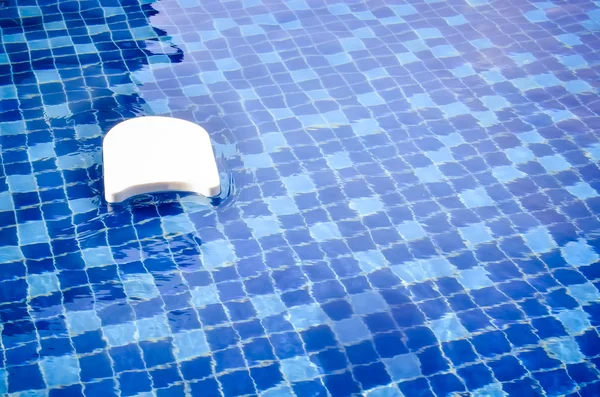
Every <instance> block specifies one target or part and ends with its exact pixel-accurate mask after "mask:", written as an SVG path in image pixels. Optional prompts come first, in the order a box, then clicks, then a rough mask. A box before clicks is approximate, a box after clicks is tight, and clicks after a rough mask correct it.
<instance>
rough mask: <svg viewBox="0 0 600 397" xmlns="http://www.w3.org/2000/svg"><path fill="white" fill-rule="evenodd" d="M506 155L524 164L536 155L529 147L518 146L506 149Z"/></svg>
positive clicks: (514, 161)
mask: <svg viewBox="0 0 600 397" xmlns="http://www.w3.org/2000/svg"><path fill="white" fill-rule="evenodd" d="M506 156H507V157H508V159H509V160H510V161H512V162H513V163H515V164H523V163H527V162H529V161H533V160H534V159H535V155H534V154H533V152H532V151H531V149H529V148H528V147H524V146H517V147H511V148H508V149H506Z"/></svg>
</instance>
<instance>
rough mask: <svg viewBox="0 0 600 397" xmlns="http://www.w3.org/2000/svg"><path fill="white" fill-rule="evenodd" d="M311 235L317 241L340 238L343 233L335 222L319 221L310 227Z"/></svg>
mask: <svg viewBox="0 0 600 397" xmlns="http://www.w3.org/2000/svg"><path fill="white" fill-rule="evenodd" d="M309 230H310V235H311V236H312V238H313V239H315V240H316V241H319V242H320V241H326V240H332V239H340V238H342V235H341V234H340V230H339V229H338V227H337V225H336V224H335V223H334V222H322V223H317V224H315V225H313V226H311V227H310V228H309Z"/></svg>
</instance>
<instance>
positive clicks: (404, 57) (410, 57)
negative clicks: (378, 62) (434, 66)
mask: <svg viewBox="0 0 600 397" xmlns="http://www.w3.org/2000/svg"><path fill="white" fill-rule="evenodd" d="M396 58H398V61H399V62H400V65H408V64H409V63H413V62H417V61H418V60H419V58H417V56H416V55H415V54H413V53H412V52H402V53H400V54H396Z"/></svg>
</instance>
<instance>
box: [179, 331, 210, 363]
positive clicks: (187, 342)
mask: <svg viewBox="0 0 600 397" xmlns="http://www.w3.org/2000/svg"><path fill="white" fill-rule="evenodd" d="M173 345H175V357H176V358H177V360H178V361H183V360H186V359H188V358H194V357H198V356H202V355H204V354H207V353H208V352H209V351H210V349H209V348H208V344H207V343H206V336H205V335H204V331H202V330H201V329H196V330H193V331H190V332H181V333H177V334H174V335H173Z"/></svg>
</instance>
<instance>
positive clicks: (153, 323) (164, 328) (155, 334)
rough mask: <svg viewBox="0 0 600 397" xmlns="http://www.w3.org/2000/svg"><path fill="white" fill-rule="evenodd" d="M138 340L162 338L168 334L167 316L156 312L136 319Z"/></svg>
mask: <svg viewBox="0 0 600 397" xmlns="http://www.w3.org/2000/svg"><path fill="white" fill-rule="evenodd" d="M136 327H137V330H138V340H140V341H143V340H148V339H163V338H166V337H168V336H169V326H168V325H167V317H166V316H165V315H164V314H158V315H156V316H154V317H148V318H140V319H138V320H137V321H136Z"/></svg>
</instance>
